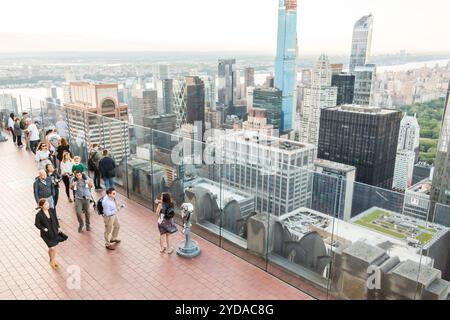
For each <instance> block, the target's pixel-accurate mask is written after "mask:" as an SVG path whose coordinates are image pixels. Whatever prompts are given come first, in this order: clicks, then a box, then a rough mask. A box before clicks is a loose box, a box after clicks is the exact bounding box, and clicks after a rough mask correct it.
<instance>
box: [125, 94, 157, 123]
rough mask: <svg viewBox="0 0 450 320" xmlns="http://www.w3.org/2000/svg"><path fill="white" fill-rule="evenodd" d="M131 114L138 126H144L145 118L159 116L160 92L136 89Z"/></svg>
mask: <svg viewBox="0 0 450 320" xmlns="http://www.w3.org/2000/svg"><path fill="white" fill-rule="evenodd" d="M129 112H130V113H131V114H132V116H133V120H134V123H135V124H137V125H143V123H144V122H143V121H144V117H149V116H156V115H158V92H157V91H156V90H142V89H134V90H133V91H132V103H131V105H130V106H129Z"/></svg>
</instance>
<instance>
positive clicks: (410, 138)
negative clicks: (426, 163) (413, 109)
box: [397, 114, 420, 163]
mask: <svg viewBox="0 0 450 320" xmlns="http://www.w3.org/2000/svg"><path fill="white" fill-rule="evenodd" d="M419 141H420V127H419V123H418V122H417V118H416V116H415V115H414V116H413V117H411V116H407V115H406V114H405V116H404V117H403V119H402V122H400V133H399V135H398V147H397V148H398V150H408V151H412V152H414V153H415V159H414V163H417V162H418V161H419Z"/></svg>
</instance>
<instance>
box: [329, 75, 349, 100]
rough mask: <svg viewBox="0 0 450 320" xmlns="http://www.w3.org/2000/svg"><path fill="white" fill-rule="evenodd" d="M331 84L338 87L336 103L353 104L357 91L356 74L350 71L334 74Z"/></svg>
mask: <svg viewBox="0 0 450 320" xmlns="http://www.w3.org/2000/svg"><path fill="white" fill-rule="evenodd" d="M331 85H332V86H333V87H337V99H336V105H338V106H341V105H343V104H352V103H353V95H354V93H355V76H354V75H353V74H349V73H340V74H333V76H332V77H331Z"/></svg>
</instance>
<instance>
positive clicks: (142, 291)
mask: <svg viewBox="0 0 450 320" xmlns="http://www.w3.org/2000/svg"><path fill="white" fill-rule="evenodd" d="M35 176H37V169H36V165H35V163H34V161H33V157H32V154H31V153H30V152H27V151H25V150H19V149H17V148H16V147H15V146H13V144H12V142H11V140H9V141H7V142H3V143H0V177H1V183H0V243H1V245H0V299H298V300H303V299H311V298H310V297H309V296H307V295H306V294H304V293H303V292H301V291H299V290H297V289H295V288H293V287H291V286H289V285H287V284H285V283H284V282H282V281H280V280H278V279H277V278H275V277H273V276H271V275H269V274H268V273H266V272H264V271H262V270H260V269H258V268H256V267H255V266H253V265H251V264H249V263H247V262H245V261H244V260H242V259H239V258H237V257H235V256H233V255H232V254H230V253H229V252H227V251H225V250H223V249H221V248H219V247H217V246H215V245H214V244H212V243H209V242H207V241H205V240H203V239H201V238H199V237H196V236H194V237H193V238H194V239H195V240H196V241H198V243H199V244H200V246H201V250H202V253H201V254H200V256H198V257H196V258H194V259H191V260H186V259H183V258H180V257H178V256H177V255H176V253H175V252H174V253H173V254H172V255H168V254H160V253H159V233H158V229H157V224H156V217H155V216H154V214H153V213H152V212H150V211H149V210H148V209H146V208H144V207H142V206H140V205H138V204H136V203H135V202H133V201H130V200H128V199H126V198H124V197H121V198H120V199H121V200H122V201H123V202H124V203H126V207H125V208H124V209H123V210H122V211H121V212H120V214H119V216H120V221H121V230H120V238H121V239H122V243H121V244H118V245H117V246H116V250H115V251H109V250H106V249H105V247H104V243H103V220H102V218H101V217H100V216H98V215H97V214H95V213H93V212H92V213H91V217H92V221H93V222H92V231H91V232H86V231H84V232H83V233H81V234H80V233H78V232H77V227H78V225H77V220H76V216H75V209H74V205H73V204H72V203H69V202H68V200H67V198H66V196H65V192H64V185H63V184H62V183H61V189H60V191H61V194H60V203H58V208H57V209H58V210H57V211H58V215H59V216H61V218H62V221H61V228H62V229H63V231H64V232H65V233H67V234H68V236H69V239H68V240H67V241H66V242H64V243H62V244H60V245H59V246H58V247H57V251H58V255H57V260H58V262H59V263H60V264H61V267H60V268H59V269H58V270H53V269H52V268H51V267H50V265H49V262H48V255H47V247H46V245H45V243H44V242H43V241H42V239H41V238H40V236H39V231H38V230H37V229H36V228H35V226H34V216H35V207H36V203H35V201H34V197H33V193H32V183H33V180H34V177H35ZM181 239H182V234H181V232H177V234H176V235H175V237H174V244H176V243H178V242H179V241H180V240H181ZM73 266H75V267H73ZM76 268H80V270H81V273H80V274H81V288H80V289H70V288H71V287H73V286H71V284H72V282H71V279H72V278H73V277H72V276H71V275H73V273H72V272H74V271H73V270H75V271H76ZM67 284H69V285H67Z"/></svg>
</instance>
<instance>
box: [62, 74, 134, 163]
mask: <svg viewBox="0 0 450 320" xmlns="http://www.w3.org/2000/svg"><path fill="white" fill-rule="evenodd" d="M118 87H119V86H118V84H95V83H88V82H71V83H70V84H69V88H70V89H69V90H70V95H71V100H72V102H71V103H64V106H65V107H66V109H65V111H66V112H67V113H68V115H67V117H66V118H67V122H68V123H67V127H68V128H69V136H70V137H72V139H73V140H74V141H75V143H71V150H72V152H73V153H74V154H79V155H81V156H82V160H83V161H87V159H83V157H84V156H86V155H85V151H84V150H86V148H87V147H88V146H89V145H91V144H93V143H97V144H100V145H102V146H103V147H105V148H107V149H108V150H109V151H110V152H111V153H112V155H113V156H114V158H115V160H116V162H117V163H119V162H120V161H121V160H122V158H123V157H124V156H125V155H126V154H129V146H128V141H129V137H128V131H127V123H126V122H127V121H128V106H127V105H126V104H121V103H119V89H118ZM97 115H101V116H103V117H97ZM108 118H110V120H108ZM117 120H121V121H117Z"/></svg>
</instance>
